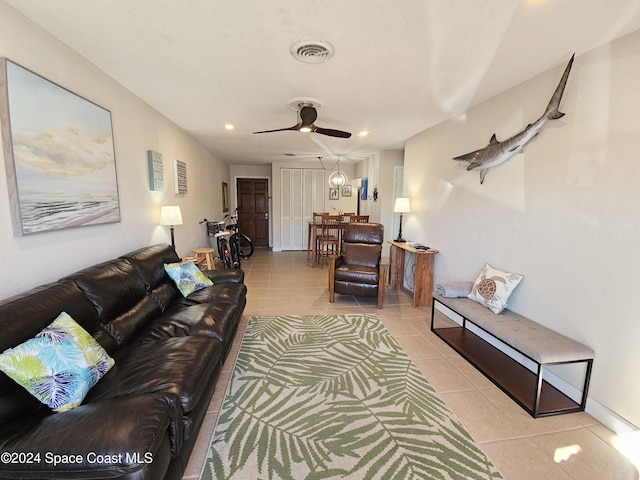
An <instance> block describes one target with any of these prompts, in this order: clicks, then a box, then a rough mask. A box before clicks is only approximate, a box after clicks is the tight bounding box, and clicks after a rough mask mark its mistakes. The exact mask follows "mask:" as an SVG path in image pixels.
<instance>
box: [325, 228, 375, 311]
mask: <svg viewBox="0 0 640 480" xmlns="http://www.w3.org/2000/svg"><path fill="white" fill-rule="evenodd" d="M383 241H384V227H383V225H382V224H380V223H347V224H346V225H345V228H344V232H343V234H342V245H341V254H340V255H337V256H333V257H329V302H330V303H333V302H334V301H335V294H336V293H342V294H347V295H355V296H360V297H375V298H376V299H377V305H378V308H382V302H383V301H384V290H385V284H386V282H387V277H388V263H387V262H386V261H383V260H382V242H383Z"/></svg>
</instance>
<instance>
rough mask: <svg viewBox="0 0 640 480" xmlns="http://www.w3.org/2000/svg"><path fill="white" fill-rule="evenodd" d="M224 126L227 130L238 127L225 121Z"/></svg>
mask: <svg viewBox="0 0 640 480" xmlns="http://www.w3.org/2000/svg"><path fill="white" fill-rule="evenodd" d="M224 128H226V129H227V130H233V129H234V128H236V127H234V126H233V124H232V123H225V125H224Z"/></svg>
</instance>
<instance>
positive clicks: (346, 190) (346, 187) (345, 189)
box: [342, 185, 351, 197]
mask: <svg viewBox="0 0 640 480" xmlns="http://www.w3.org/2000/svg"><path fill="white" fill-rule="evenodd" d="M342 196H343V197H350V196H351V185H344V186H343V187H342Z"/></svg>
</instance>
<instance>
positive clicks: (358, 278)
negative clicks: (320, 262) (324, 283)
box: [335, 264, 379, 285]
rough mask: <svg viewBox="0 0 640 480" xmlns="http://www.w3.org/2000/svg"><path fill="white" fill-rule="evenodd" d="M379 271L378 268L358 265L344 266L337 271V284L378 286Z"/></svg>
mask: <svg viewBox="0 0 640 480" xmlns="http://www.w3.org/2000/svg"><path fill="white" fill-rule="evenodd" d="M378 275H379V270H378V268H377V267H375V266H373V267H370V266H364V265H357V264H355V265H354V264H348V265H342V266H340V267H338V268H337V269H336V272H335V280H336V281H337V282H339V281H343V282H350V283H366V284H369V285H378Z"/></svg>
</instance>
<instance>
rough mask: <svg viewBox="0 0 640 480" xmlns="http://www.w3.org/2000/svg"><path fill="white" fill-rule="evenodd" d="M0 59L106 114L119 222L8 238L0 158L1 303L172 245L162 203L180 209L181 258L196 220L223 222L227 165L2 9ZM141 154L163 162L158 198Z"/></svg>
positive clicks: (197, 229) (195, 242)
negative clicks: (179, 191) (137, 252)
mask: <svg viewBox="0 0 640 480" xmlns="http://www.w3.org/2000/svg"><path fill="white" fill-rule="evenodd" d="M0 56H4V57H7V58H9V59H11V60H12V61H14V62H16V63H18V64H20V65H22V66H24V67H26V68H28V69H30V70H32V71H34V72H35V73H38V74H40V75H42V76H44V77H45V78H47V79H49V80H51V81H53V82H55V83H57V84H59V85H61V86H63V87H65V88H67V89H69V90H71V91H72V92H74V93H76V94H78V95H80V96H82V97H84V98H86V99H88V100H91V101H93V102H94V103H96V104H98V105H100V106H102V107H103V108H106V109H107V110H110V111H111V115H112V123H113V136H114V143H115V155H116V169H117V176H118V189H119V198H120V215H121V221H120V222H119V223H111V224H105V225H97V226H91V227H82V228H75V229H69V230H62V231H56V232H50V233H39V234H33V235H29V236H24V237H17V236H14V234H13V230H12V223H11V214H10V209H9V202H8V198H9V197H8V193H7V182H6V175H5V169H4V161H5V159H4V158H3V157H2V153H1V152H0V158H2V162H3V165H2V167H0V199H1V200H0V245H2V258H1V261H2V274H1V278H2V281H1V282H0V299H1V298H5V297H7V296H9V295H12V294H14V293H18V292H21V291H24V290H26V289H28V288H30V287H33V286H36V285H39V284H42V283H45V282H48V281H54V280H57V279H58V278H60V277H62V276H64V275H66V274H69V273H72V272H74V271H76V270H78V269H80V268H82V267H86V266H89V265H92V264H94V263H97V262H99V261H102V260H108V259H111V258H114V257H116V256H118V255H120V254H123V253H126V252H129V251H131V250H134V249H136V248H139V247H143V246H145V245H149V244H154V243H160V242H170V236H169V229H168V227H161V226H159V225H157V224H158V221H159V212H160V205H163V204H164V205H179V206H180V207H181V209H182V215H183V220H184V225H181V226H177V227H176V230H175V237H176V248H177V251H178V253H179V254H180V255H187V254H189V253H190V252H191V250H192V249H193V248H196V247H199V246H204V245H206V244H207V242H208V238H207V237H206V234H205V230H204V227H202V226H200V225H198V220H200V219H202V218H204V217H205V216H212V215H213V216H216V215H219V216H221V215H222V194H221V182H222V181H227V182H228V181H229V167H228V165H227V164H226V163H224V162H222V161H219V160H217V159H216V158H214V157H213V156H212V154H211V153H210V152H209V150H207V149H206V148H205V147H204V146H203V145H202V144H200V143H198V142H196V141H195V140H194V139H193V138H192V137H190V136H189V135H187V134H186V133H185V132H184V131H182V130H181V129H179V128H178V127H177V126H176V125H174V124H172V123H171V122H169V121H168V120H167V119H166V118H165V117H163V116H162V115H160V114H159V113H158V112H157V111H155V110H153V109H152V108H151V107H149V106H148V105H147V104H145V103H143V102H142V101H141V100H140V99H139V98H137V97H135V96H134V95H132V94H131V93H130V92H128V91H127V90H125V89H124V88H123V87H122V86H121V85H119V84H117V83H116V82H114V81H113V80H112V79H111V78H110V77H108V76H107V75H105V74H104V73H102V72H101V71H99V70H98V69H97V68H96V67H94V66H93V65H92V64H90V63H88V62H87V61H86V60H84V59H83V58H82V57H81V56H80V55H78V54H77V53H75V52H74V51H72V50H70V49H69V48H68V47H66V46H65V45H64V44H62V43H60V42H59V41H58V40H57V39H56V38H55V37H53V36H51V35H49V34H48V33H46V32H45V31H44V30H42V29H40V28H39V27H37V26H35V25H34V24H33V23H31V22H30V21H29V20H27V19H25V17H23V16H22V15H21V14H19V13H17V12H16V11H15V10H14V9H13V8H11V7H9V6H7V5H6V4H5V3H4V2H0ZM147 150H154V151H156V152H160V153H161V154H162V155H163V160H164V175H165V190H164V192H151V191H150V190H149V186H148V172H147V157H146V155H147ZM175 159H177V160H181V161H183V162H185V163H186V164H187V180H188V192H187V194H186V195H176V194H174V193H173V167H172V162H173V160H175Z"/></svg>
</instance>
